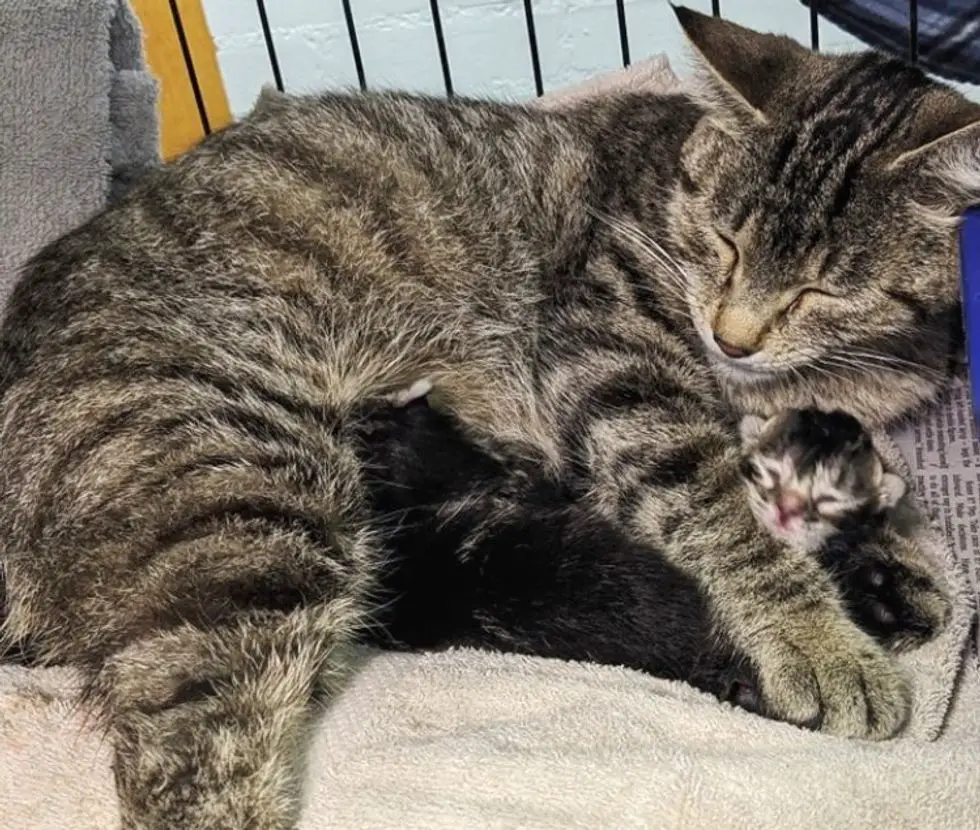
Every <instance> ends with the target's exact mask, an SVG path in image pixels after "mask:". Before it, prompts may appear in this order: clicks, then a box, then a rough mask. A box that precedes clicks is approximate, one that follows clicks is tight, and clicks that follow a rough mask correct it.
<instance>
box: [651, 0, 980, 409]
mask: <svg viewBox="0 0 980 830" xmlns="http://www.w3.org/2000/svg"><path fill="white" fill-rule="evenodd" d="M677 14H678V17H679V19H680V21H681V24H682V26H683V28H684V29H685V31H686V33H687V35H688V37H689V39H690V41H691V43H692V44H693V46H694V48H695V51H696V53H697V54H698V56H699V58H700V60H699V63H700V64H701V67H702V71H701V72H700V78H699V83H698V84H697V87H696V88H697V89H698V93H697V94H698V95H699V96H700V97H701V98H702V99H703V101H704V103H705V106H706V115H705V116H704V117H703V118H702V119H701V120H700V122H699V123H698V126H697V127H696V128H695V129H694V130H693V132H692V133H691V135H690V136H689V137H688V139H687V141H686V142H685V145H684V148H683V153H682V162H681V170H680V173H679V176H678V182H677V186H676V188H675V193H674V196H673V198H672V200H671V202H670V206H669V211H668V214H669V222H670V226H671V231H672V233H671V237H672V241H673V242H674V245H675V249H676V251H677V254H678V258H679V260H680V261H681V264H682V266H683V269H684V271H685V272H686V277H687V282H688V298H689V308H690V311H691V314H692V317H693V319H694V322H695V326H696V328H697V330H698V333H699V335H700V338H701V340H702V341H703V344H704V348H705V350H706V352H707V354H708V355H709V358H710V359H711V361H712V363H713V365H714V366H715V368H716V371H717V375H718V377H719V379H720V380H721V382H722V384H723V386H724V387H725V389H726V390H727V392H728V393H729V395H730V397H731V399H732V401H733V403H734V404H735V405H736V406H737V407H738V408H739V409H741V410H742V411H748V412H763V413H769V414H771V413H774V412H777V411H779V410H782V409H786V408H791V407H796V408H803V407H808V406H816V407H819V408H823V409H834V408H838V407H843V408H846V409H847V410H848V411H851V412H854V413H855V414H856V415H857V416H858V417H860V418H861V419H862V421H864V422H865V423H869V424H881V423H884V422H888V421H891V420H893V419H895V418H896V417H898V416H900V415H902V414H904V413H906V412H909V411H910V410H912V409H914V408H915V407H917V406H918V405H919V404H920V403H922V402H924V401H926V400H928V399H931V398H933V397H934V396H935V393H936V392H937V390H938V389H939V387H940V386H941V385H942V384H943V383H944V382H945V381H946V380H947V379H948V377H949V374H950V367H951V365H953V362H954V358H955V357H956V356H957V355H958V353H959V349H960V347H961V341H962V338H961V333H960V332H961V329H960V319H959V305H958V304H959V277H958V258H957V257H958V247H957V234H956V229H957V224H958V222H957V218H958V216H959V215H960V214H961V213H962V211H963V210H964V209H965V208H966V207H967V206H969V205H970V204H971V203H973V202H974V201H980V105H977V104H974V103H971V102H969V101H968V100H967V99H965V98H964V97H963V96H961V95H959V94H958V93H956V92H954V91H952V90H951V89H949V88H947V87H945V86H943V85H941V84H939V83H936V82H934V81H931V80H929V79H928V78H927V77H926V76H925V75H924V74H923V73H922V72H920V71H919V70H918V69H916V68H914V67H911V66H907V65H905V64H903V63H902V62H901V61H899V60H897V59H894V58H889V57H886V56H884V55H881V54H878V53H875V52H862V53H857V54H851V55H839V56H831V55H826V54H817V53H815V52H812V51H810V50H808V49H805V48H804V47H802V46H800V45H799V44H797V43H795V42H794V41H792V40H790V39H789V38H786V37H780V36H775V35H764V34H759V33H757V32H753V31H750V30H748V29H745V28H742V27H740V26H737V25H735V24H733V23H730V22H728V21H723V20H720V19H715V18H711V17H707V16H704V15H701V14H696V13H694V12H691V11H688V10H686V9H678V10H677Z"/></svg>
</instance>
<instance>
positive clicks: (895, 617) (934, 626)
mask: <svg viewBox="0 0 980 830" xmlns="http://www.w3.org/2000/svg"><path fill="white" fill-rule="evenodd" d="M887 541H888V544H887V545H884V544H881V545H873V546H871V547H870V548H868V549H865V550H863V551H862V552H861V554H860V557H859V558H858V559H857V561H855V562H853V563H852V565H851V567H849V568H848V569H847V571H846V572H844V573H843V574H841V575H839V576H838V579H837V581H838V585H839V586H840V589H841V593H842V595H843V598H844V603H845V605H846V607H847V610H848V613H849V614H850V615H851V617H852V619H853V620H854V621H855V622H856V623H857V624H858V625H859V626H860V627H861V628H862V629H864V631H866V632H867V633H868V634H870V635H871V636H872V637H874V638H875V639H876V640H878V642H880V643H882V644H883V645H885V646H887V647H888V648H890V649H892V650H893V651H905V650H908V649H911V648H915V647H916V646H919V645H922V644H923V643H925V642H928V641H929V640H931V639H932V638H933V637H935V636H936V635H937V634H939V633H940V632H941V631H942V630H943V629H944V628H945V627H946V625H947V623H948V622H949V618H950V615H951V612H952V605H951V602H950V598H949V596H948V595H947V593H946V592H945V591H944V590H943V588H942V587H941V586H940V584H939V583H938V581H937V580H936V579H935V578H934V576H933V574H932V573H931V572H930V567H929V563H928V562H927V560H925V558H924V556H923V555H922V553H921V552H920V551H919V550H918V549H917V548H916V546H915V544H914V542H913V541H912V540H909V539H905V538H902V537H897V536H896V537H892V538H890V539H888V540H887Z"/></svg>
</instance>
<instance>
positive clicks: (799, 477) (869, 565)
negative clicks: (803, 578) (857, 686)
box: [740, 409, 928, 649]
mask: <svg viewBox="0 0 980 830" xmlns="http://www.w3.org/2000/svg"><path fill="white" fill-rule="evenodd" d="M740 431H741V434H742V442H743V460H742V477H743V479H744V481H745V485H746V490H747V493H748V499H749V505H750V507H751V509H752V512H753V513H755V516H756V518H757V519H758V520H759V522H760V524H761V525H762V526H763V527H764V528H765V529H766V530H767V531H768V532H769V533H771V534H772V535H773V536H775V537H776V538H777V539H781V540H783V541H784V542H785V543H786V544H788V545H790V546H791V547H794V548H796V549H797V550H800V551H802V552H804V553H806V554H807V555H809V556H812V557H814V558H816V560H817V561H818V562H819V563H820V564H821V565H822V566H823V567H824V568H825V569H826V570H827V571H828V572H830V573H831V574H833V575H834V576H835V577H836V581H837V584H838V586H841V589H842V599H843V601H844V605H845V607H846V608H847V610H848V613H849V615H850V616H851V618H852V619H854V620H856V621H857V622H858V624H859V625H861V627H862V628H863V629H864V630H865V631H868V632H869V633H871V634H872V635H874V636H875V638H876V639H877V640H878V641H879V642H884V643H887V644H888V645H889V647H891V648H893V649H902V648H907V647H909V646H911V645H914V644H915V643H916V641H918V640H920V639H921V638H922V637H923V636H926V634H927V633H928V632H927V631H926V629H925V628H923V624H924V622H925V621H924V620H922V619H918V620H917V619H916V618H915V617H914V615H909V614H908V609H909V607H910V606H911V605H912V603H911V602H910V599H911V598H910V597H909V596H908V590H909V589H910V588H911V585H912V582H911V581H904V580H902V579H896V570H895V569H894V567H889V566H888V564H887V554H886V553H885V551H884V548H887V546H888V541H889V533H890V532H894V531H898V532H900V533H901V532H908V531H910V530H912V529H914V527H915V525H916V524H917V522H918V518H917V516H916V514H915V510H914V509H913V508H912V507H911V506H910V505H909V504H908V503H907V502H906V501H905V500H904V499H903V497H904V496H905V492H906V484H905V481H904V480H903V479H902V478H901V476H898V475H896V474H895V473H893V472H890V471H889V470H887V469H886V466H885V463H884V460H883V459H882V457H881V456H880V455H879V454H878V451H877V450H876V449H875V446H874V443H873V441H872V438H871V435H870V433H869V432H868V431H867V430H866V429H865V428H864V427H863V426H862V425H861V423H860V422H859V421H858V420H857V419H856V418H854V417H853V416H852V415H848V414H847V413H846V412H841V411H835V412H821V411H819V410H816V409H791V410H788V411H786V412H780V413H778V414H776V415H773V416H772V417H770V418H761V417H759V416H757V415H746V416H745V417H744V418H743V419H742V423H741V426H740Z"/></svg>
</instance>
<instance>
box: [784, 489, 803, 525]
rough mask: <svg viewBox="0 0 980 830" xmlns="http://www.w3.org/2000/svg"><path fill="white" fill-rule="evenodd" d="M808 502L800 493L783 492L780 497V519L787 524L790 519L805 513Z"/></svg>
mask: <svg viewBox="0 0 980 830" xmlns="http://www.w3.org/2000/svg"><path fill="white" fill-rule="evenodd" d="M805 506H806V502H804V501H803V497H802V496H801V495H800V494H799V493H792V492H790V493H783V495H782V497H781V498H780V499H779V520H780V521H781V522H782V523H783V524H786V522H788V521H789V520H790V519H795V518H797V517H799V516H802V515H803V509H804V507H805Z"/></svg>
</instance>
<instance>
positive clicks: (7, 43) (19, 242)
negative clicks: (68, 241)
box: [0, 0, 159, 303]
mask: <svg viewBox="0 0 980 830" xmlns="http://www.w3.org/2000/svg"><path fill="white" fill-rule="evenodd" d="M155 101H156V87H155V82H154V81H153V79H152V77H151V76H150V75H149V73H148V72H147V71H146V68H145V66H144V63H143V57H142V46H141V42H140V29H139V24H138V22H137V20H136V18H135V16H134V15H133V13H132V11H131V10H130V8H129V6H128V4H127V3H126V2H125V0H2V2H0V228H2V229H3V231H2V233H0V303H2V302H3V300H4V299H5V298H6V296H7V294H8V293H9V291H10V288H11V286H12V284H13V281H14V279H15V278H16V275H17V272H18V269H19V268H20V266H21V265H22V264H23V263H24V261H25V260H26V259H28V258H29V257H30V256H32V255H33V254H34V253H36V252H37V251H38V250H39V249H40V248H41V247H42V246H43V245H44V244H45V243H47V242H49V241H51V240H52V239H54V238H56V237H58V236H59V235H61V234H62V233H64V232H65V231H68V230H70V229H71V228H73V227H75V226H76V225H78V224H79V223H81V222H82V221H83V220H85V219H86V218H87V217H89V216H91V215H92V214H93V213H95V212H97V211H98V210H99V209H100V208H102V207H103V206H104V205H105V204H106V202H107V199H108V198H109V197H110V196H112V197H115V196H117V195H118V194H119V193H120V192H122V190H123V189H124V188H125V187H126V186H127V185H128V184H129V183H130V182H131V181H132V180H133V179H134V178H136V177H137V176H138V175H139V174H140V173H141V172H142V171H144V170H145V169H147V168H148V167H151V166H153V165H154V164H157V163H158V162H159V156H158V152H159V151H158V142H157V126H156V112H155V109H154V107H155Z"/></svg>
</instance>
